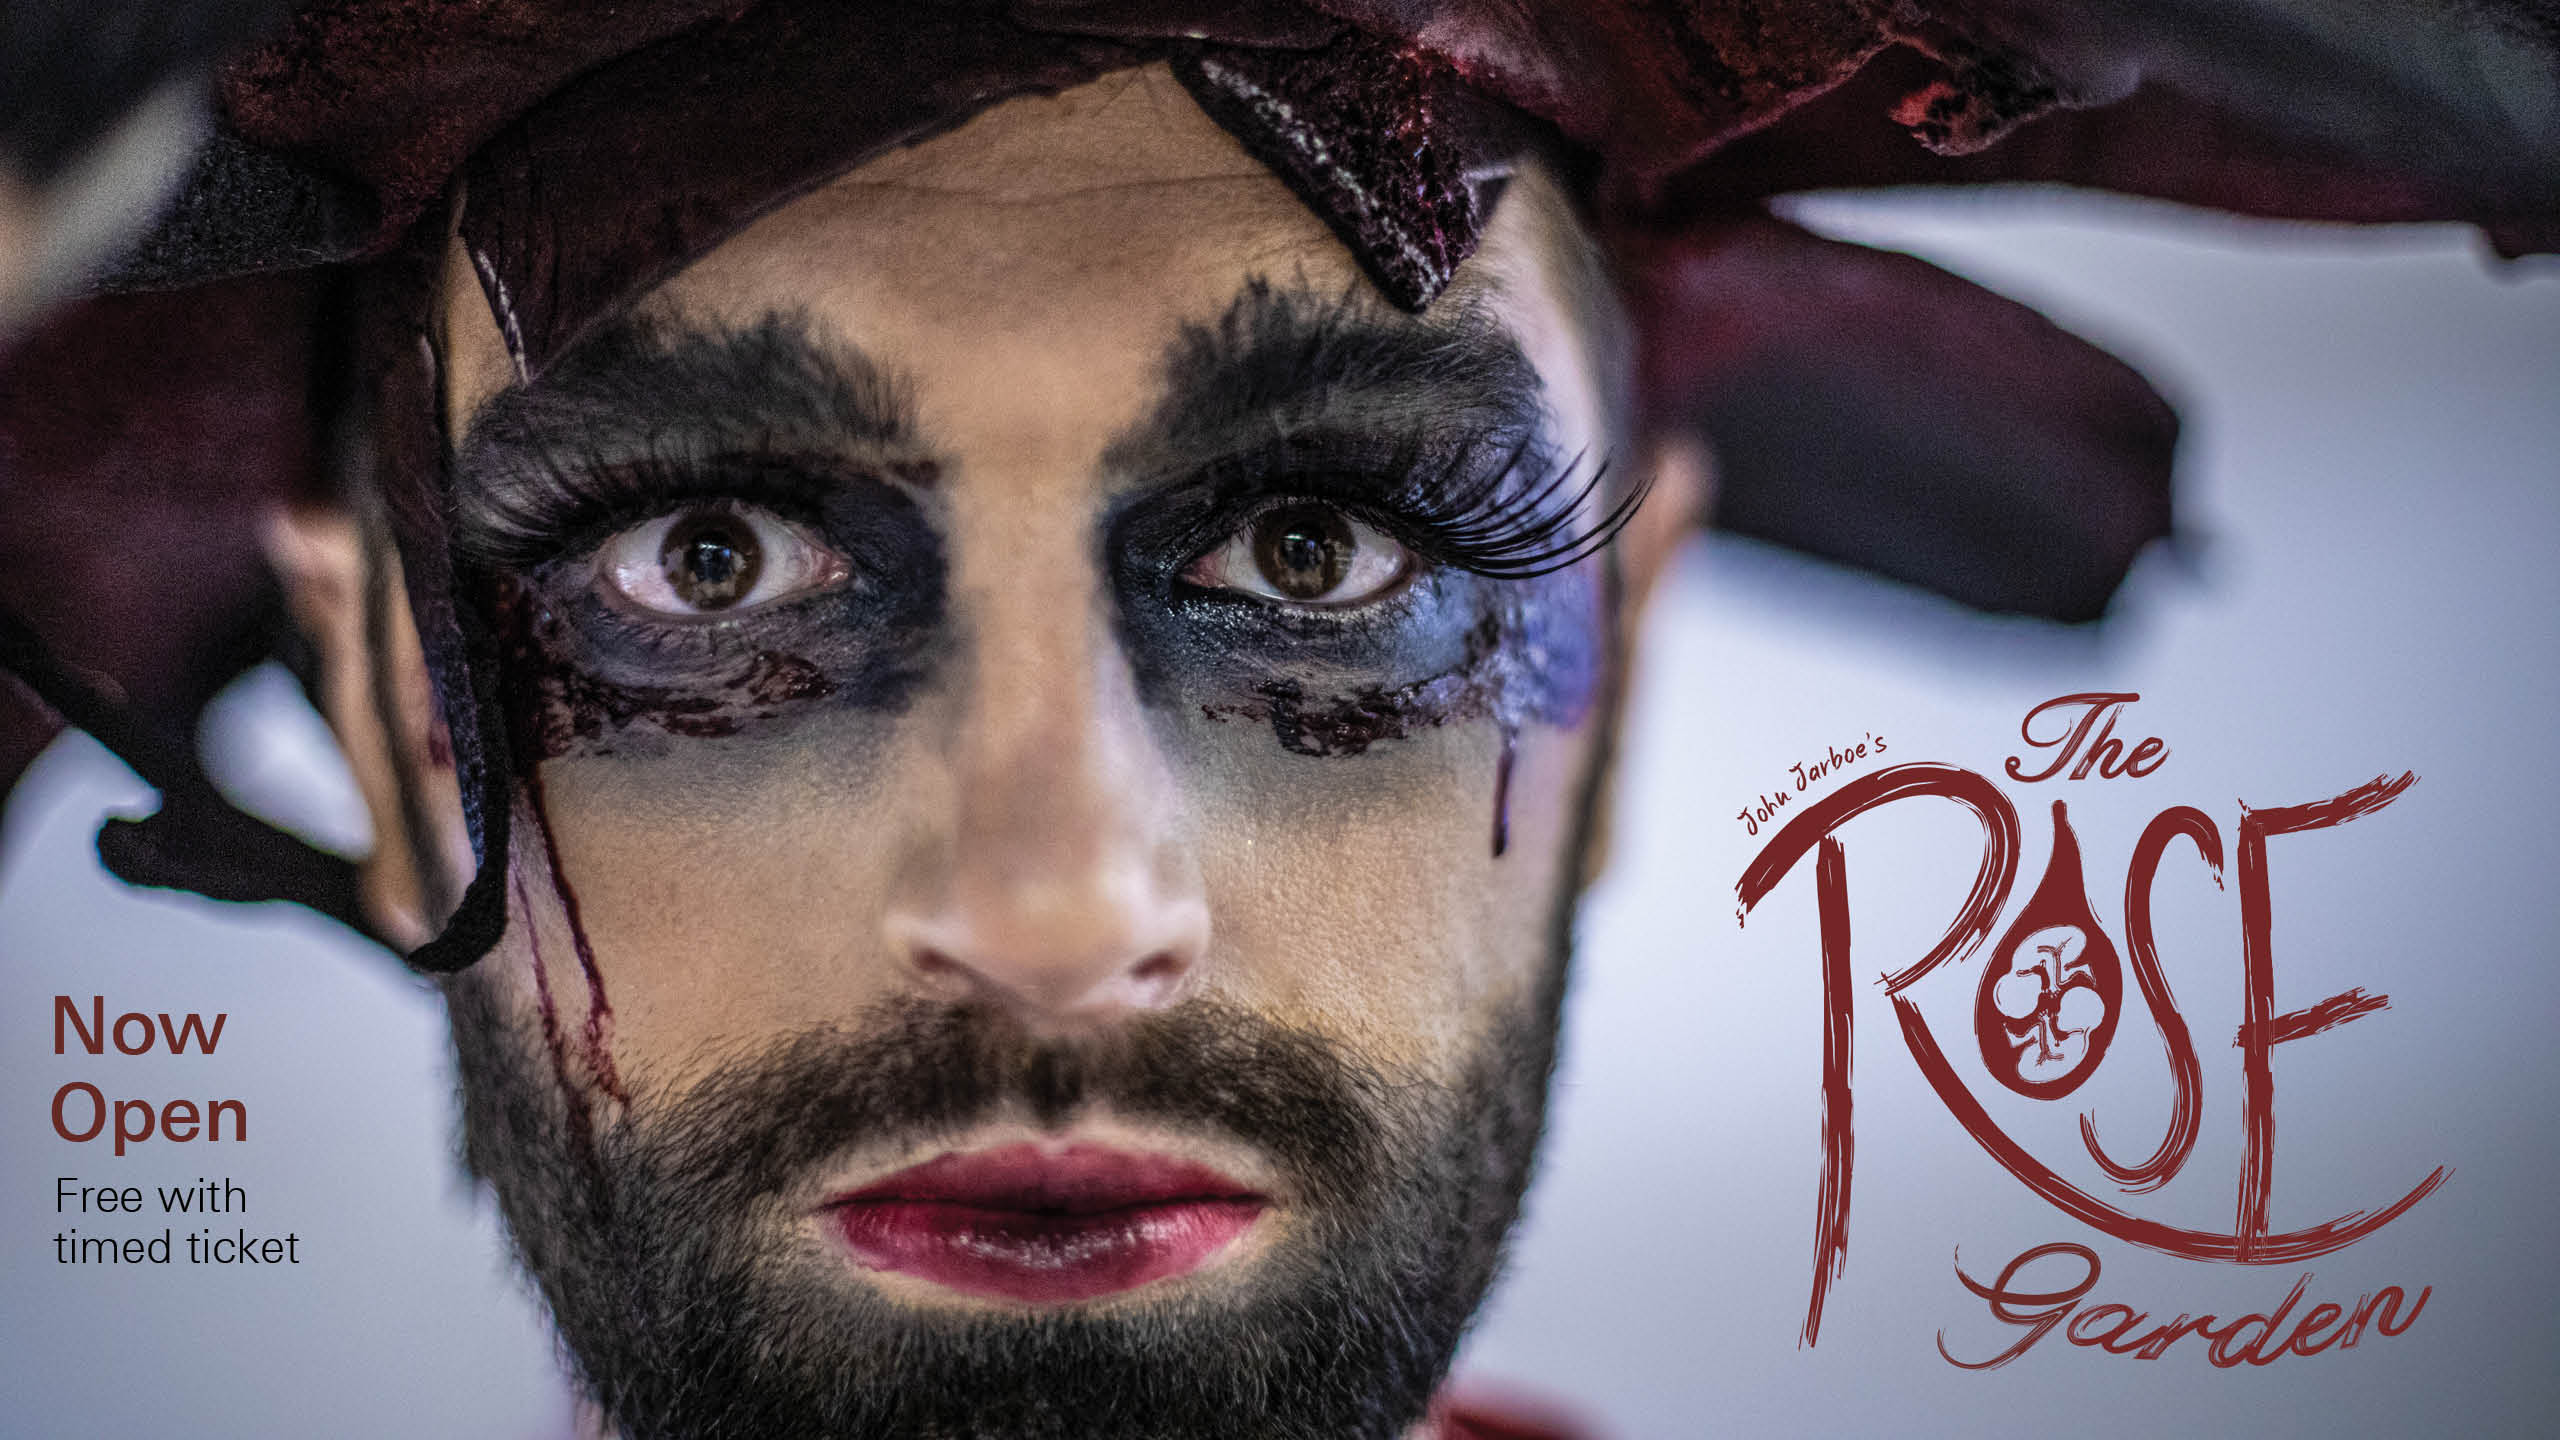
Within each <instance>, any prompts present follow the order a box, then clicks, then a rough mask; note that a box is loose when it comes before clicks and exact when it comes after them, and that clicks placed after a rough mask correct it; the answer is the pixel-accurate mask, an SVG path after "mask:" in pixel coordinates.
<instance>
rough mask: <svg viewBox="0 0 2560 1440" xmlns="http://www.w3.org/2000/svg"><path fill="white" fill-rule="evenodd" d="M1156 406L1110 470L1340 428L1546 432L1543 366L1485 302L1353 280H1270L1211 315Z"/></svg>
mask: <svg viewBox="0 0 2560 1440" xmlns="http://www.w3.org/2000/svg"><path fill="white" fill-rule="evenodd" d="M1161 370H1162V385H1163V390H1162V394H1161V397H1160V399H1159V400H1158V402H1157V404H1156V407H1155V409H1154V412H1153V413H1152V414H1151V415H1150V416H1149V417H1148V418H1147V419H1145V420H1144V421H1142V422H1140V423H1139V424H1137V425H1135V426H1133V427H1131V428H1130V429H1129V430H1128V431H1126V432H1124V433H1123V434H1122V435H1121V436H1120V437H1119V438H1118V439H1116V440H1114V441H1113V443H1112V444H1111V446H1110V448H1109V449H1108V450H1107V451H1106V452H1105V455H1104V465H1105V467H1106V469H1107V470H1109V471H1110V472H1112V473H1113V474H1115V475H1118V476H1123V477H1129V478H1147V477H1155V476H1163V475H1166V474H1168V473H1169V472H1175V473H1178V472H1180V471H1182V470H1184V469H1187V468H1188V467H1190V466H1191V465H1193V464H1196V463H1198V462H1199V461H1201V460H1203V459H1207V458H1211V457H1214V456H1216V455H1219V454H1222V453H1227V452H1232V451H1234V450H1237V449H1242V448H1246V447H1251V446H1257V445H1264V444H1270V443H1274V442H1280V443H1285V442H1286V441H1287V440H1288V439H1289V438H1290V437H1291V436H1292V435H1295V434H1298V433H1302V432H1306V431H1314V430H1326V429H1338V430H1351V431H1359V432H1364V433H1368V434H1373V435H1393V436H1398V437H1402V438H1404V439H1406V440H1408V441H1410V442H1412V443H1414V444H1416V445H1418V446H1425V447H1427V446H1430V445H1432V444H1435V443H1488V442H1491V443H1500V442H1503V441H1512V442H1519V443H1526V442H1528V441H1530V440H1532V439H1533V438H1534V437H1537V436H1538V435H1540V434H1541V432H1543V430H1544V429H1545V428H1546V422H1547V418H1548V417H1547V412H1546V406H1545V402H1544V398H1543V385H1542V382H1541V380H1540V378H1539V375H1538V370H1537V367H1536V365H1535V364H1533V363H1532V362H1531V361H1530V359H1529V357H1528V355H1527V353H1526V352H1524V351H1523V350H1522V349H1521V348H1520V342H1519V341H1518V340H1517V339H1516V338H1515V337H1514V336H1513V335H1512V334H1511V332H1510V330H1509V329H1507V328H1506V327H1505V326H1503V325H1502V323H1501V322H1500V321H1499V320H1497V319H1495V318H1494V316H1493V314H1492V313H1491V311H1490V310H1489V309H1488V308H1487V307H1486V306H1485V305H1483V304H1482V303H1481V302H1480V301H1478V300H1476V299H1474V298H1473V297H1471V296H1467V295H1463V294H1451V295H1447V296H1444V297H1442V299H1441V302H1440V303H1439V304H1437V305H1435V306H1434V307H1433V308H1432V310H1431V312H1430V313H1429V314H1428V315H1425V316H1414V315H1409V314H1405V313H1403V312H1400V311H1394V310H1390V309H1389V308H1388V307H1386V306H1385V305H1383V304H1380V303H1378V302H1377V301H1375V300H1373V299H1370V298H1368V297H1366V296H1364V295H1362V294H1361V293H1359V291H1358V290H1357V289H1356V288H1355V289H1351V290H1345V291H1343V292H1341V293H1338V294H1321V293H1318V292H1316V291H1313V290H1311V289H1309V288H1307V287H1306V286H1304V285H1303V284H1302V285H1298V286H1294V287H1282V286H1277V285H1274V284H1272V283H1271V282H1270V281H1269V280H1267V279H1265V278H1262V277H1255V278H1253V279H1251V280H1249V281H1247V282H1246V284H1245V286H1244V288H1243V289H1242V290H1241V291H1239V292H1238V293H1237V295H1236V297H1235V299H1234V300H1233V301H1232V302H1230V303H1229V304H1228V306H1227V308H1226V311H1225V312H1224V313H1223V314H1221V315H1220V316H1219V317H1218V319H1217V320H1215V321H1214V322H1210V323H1206V324H1203V323H1199V322H1190V323H1186V324H1184V325H1183V326H1182V328H1181V329H1180V330H1179V331H1178V332H1177V333H1176V334H1175V336H1174V338H1173V339H1172V341H1171V342H1170V343H1168V345H1167V346H1166V348H1165V354H1164V358H1163V361H1162V362H1161Z"/></svg>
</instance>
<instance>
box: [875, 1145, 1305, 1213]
mask: <svg viewBox="0 0 2560 1440" xmlns="http://www.w3.org/2000/svg"><path fill="white" fill-rule="evenodd" d="M1261 1198H1263V1197H1262V1196H1261V1194H1260V1193H1259V1192H1257V1191H1256V1190H1254V1189H1253V1187H1251V1186H1249V1185H1246V1184H1243V1183H1241V1182H1239V1181H1237V1180H1235V1179H1233V1178H1231V1177H1229V1176H1227V1175H1223V1174H1221V1173H1219V1172H1218V1171H1216V1170H1213V1169H1211V1168H1209V1167H1208V1166H1206V1165H1203V1164H1200V1163H1199V1162H1197V1161H1193V1160H1186V1159H1182V1158H1180V1157H1178V1156H1173V1155H1164V1154H1155V1153H1149V1152H1133V1151H1127V1150H1119V1149H1114V1148H1112V1147H1110V1146H1107V1145H1097V1144H1091V1143H1081V1142H1079V1143H1070V1144H1066V1145H1044V1144H1042V1143H1039V1142H1037V1141H1025V1142H1021V1143H1017V1144H1011V1145H1002V1146H998V1147H995V1148H993V1149H987V1150H972V1151H965V1152H953V1153H950V1154H944V1155H940V1156H936V1157H935V1158H933V1159H931V1160H928V1161H925V1162H924V1163H923V1164H921V1165H914V1166H910V1167H908V1168H907V1169H904V1170H900V1171H898V1172H897V1173H895V1174H893V1175H889V1176H885V1177H883V1178H882V1179H879V1180H877V1181H874V1182H872V1183H871V1184H869V1185H865V1186H863V1187H862V1188H860V1189H858V1190H849V1191H846V1192H844V1193H843V1194H840V1195H836V1196H834V1197H832V1198H830V1199H829V1200H828V1201H827V1202H826V1203H827V1204H828V1205H830V1206H836V1205H860V1204H881V1203H891V1202H906V1203H910V1204H943V1205H965V1206H970V1207H972V1208H977V1209H985V1210H1014V1211H1021V1212H1024V1213H1028V1214H1044V1215H1099V1214H1104V1213H1107V1212H1110V1211H1114V1210H1128V1209H1135V1208H1139V1207H1143V1206H1151V1205H1174V1204H1182V1203H1185V1202H1198V1201H1216V1200H1229V1201H1232V1200H1259V1199H1261Z"/></svg>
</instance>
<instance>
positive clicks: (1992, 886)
mask: <svg viewBox="0 0 2560 1440" xmlns="http://www.w3.org/2000/svg"><path fill="white" fill-rule="evenodd" d="M1921 795H1934V796H1937V797H1939V798H1940V799H1944V800H1953V801H1955V802H1956V803H1957V804H1959V805H1962V806H1964V807H1965V808H1966V809H1968V810H1971V811H1972V812H1973V813H1974V817H1975V818H1976V819H1978V820H1980V821H1981V822H1982V831H1983V841H1982V864H1981V867H1980V868H1979V869H1978V870H1976V871H1975V872H1974V877H1973V889H1972V891H1971V892H1970V893H1969V894H1967V895H1966V896H1965V899H1964V905H1963V907H1962V908H1961V909H1959V910H1957V911H1956V917H1955V920H1954V921H1953V922H1952V923H1951V924H1949V925H1948V926H1947V933H1946V934H1945V935H1943V936H1941V937H1939V940H1938V943H1937V944H1935V945H1932V946H1930V947H1929V952H1928V953H1927V954H1925V955H1923V956H1921V957H1920V958H1919V959H1918V960H1917V961H1915V962H1913V963H1912V965H1911V966H1910V967H1909V968H1908V969H1905V970H1901V971H1897V972H1895V973H1894V974H1891V975H1887V976H1885V977H1884V978H1883V981H1882V984H1883V985H1884V988H1885V990H1886V992H1887V993H1888V994H1890V993H1892V992H1895V991H1899V990H1903V989H1907V988H1908V987H1910V986H1911V985H1913V984H1915V983H1916V982H1918V981H1919V980H1920V979H1921V978H1922V977H1923V976H1925V975H1927V974H1928V973H1929V972H1930V971H1932V970H1935V969H1937V968H1938V967H1939V966H1940V965H1943V964H1945V963H1946V962H1947V961H1948V960H1950V959H1956V958H1960V957H1962V956H1965V955H1970V954H1972V953H1973V952H1974V950H1975V948H1976V947H1978V946H1980V945H1981V944H1982V941H1983V938H1984V937H1985V936H1987V935H1989V934H1990V933H1991V922H1992V921H1994V920H1996V919H1998V918H1999V917H2000V907H2001V905H2002V904H2003V903H2004V902H2006V901H2007V900H2008V898H2009V886H2010V884H2011V883H2012V882H2014V881H2015V880H2016V879H2017V876H2018V812H2017V810H2016V809H2015V808H2014V807H2012V806H2011V805H2010V804H2009V800H2008V797H2007V796H2005V795H2002V794H2001V793H2000V791H1999V789H1998V788H1997V787H1996V786H1994V785H1993V784H1992V783H1991V782H1990V781H1988V780H1985V779H1983V778H1982V777H1981V776H1979V775H1976V774H1974V773H1973V772H1972V771H1970V770H1963V769H1959V768H1957V767H1956V766H1953V765H1937V764H1914V765H1896V766H1894V767H1893V768H1892V769H1890V770H1879V771H1877V772H1876V773H1874V774H1873V775H1866V776H1861V777H1860V778H1858V779H1856V780H1852V781H1850V782H1849V783H1848V784H1846V785H1843V786H1841V787H1840V788H1839V789H1837V790H1835V791H1833V792H1831V794H1830V795H1829V796H1827V797H1825V798H1823V799H1821V800H1817V801H1815V802H1814V803H1812V804H1811V805H1808V806H1806V807H1805V810H1804V813H1802V814H1800V815H1798V816H1796V818H1794V819H1793V820H1790V821H1788V822H1787V823H1786V825H1784V826H1783V827H1781V828H1780V829H1779V831H1778V833H1777V834H1775V835H1772V836H1770V837H1769V843H1768V844H1766V845H1763V846H1761V847H1760V853H1759V854H1757V855H1754V856H1752V857H1751V863H1750V864H1749V865H1748V866H1746V867H1744V869H1743V872H1742V878H1741V879H1740V880H1739V881H1737V882H1735V884H1734V887H1733V890H1734V896H1735V899H1736V900H1737V901H1738V902H1739V903H1737V904H1736V905H1735V907H1734V923H1735V924H1737V925H1739V924H1742V923H1744V921H1745V920H1746V919H1748V917H1749V916H1750V914H1751V907H1752V906H1754V905H1757V904H1759V903H1760V902H1761V901H1762V900H1763V899H1765V898H1767V896H1768V894H1769V892H1770V891H1771V890H1773V889H1775V888H1776V887H1777V884H1778V882H1779V881H1781V880H1783V879H1785V878H1786V876H1787V872H1788V871H1790V870H1792V869H1794V868H1795V864H1796V862H1797V861H1799V860H1801V859H1803V858H1804V857H1805V854H1806V852H1808V851H1810V850H1812V849H1813V846H1814V842H1815V841H1817V840H1820V839H1821V838H1822V837H1823V836H1826V835H1828V834H1830V833H1831V832H1832V831H1834V830H1836V829H1838V828H1839V827H1841V826H1842V825H1845V824H1847V823H1848V822H1849V821H1850V820H1852V819H1854V818H1856V817H1857V816H1860V815H1863V814H1865V813H1866V812H1868V811H1870V810H1873V809H1875V808H1877V807H1878V806H1881V805H1890V804H1892V803H1894V802H1895V801H1897V800H1909V799H1912V798H1914V797H1916V796H1921Z"/></svg>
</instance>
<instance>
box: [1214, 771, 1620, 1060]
mask: <svg viewBox="0 0 2560 1440" xmlns="http://www.w3.org/2000/svg"><path fill="white" fill-rule="evenodd" d="M1191 728H1192V731H1193V733H1192V734H1190V735H1188V736H1186V737H1184V738H1185V747H1184V750H1183V752H1182V755H1183V770H1184V773H1185V774H1186V775H1187V776H1189V777H1190V784H1191V786H1192V788H1193V792H1194V796H1195V803H1196V805H1197V809H1198V814H1199V816H1200V822H1199V833H1200V854H1201V865H1202V874H1203V879H1204V882H1205V883H1206V885H1207V887H1208V891H1209V901H1210V907H1211V913H1212V915H1213V917H1214V920H1213V938H1212V953H1211V955H1210V959H1209V965H1208V982H1207V983H1208V984H1209V986H1211V987H1212V988H1213V990H1215V991H1216V992H1217V993H1219V995H1220V998H1223V999H1228V1000H1230V1001H1232V1002H1234V1003H1238V1004H1243V1005H1248V1006H1251V1007H1253V1008H1255V1009H1257V1010H1261V1011H1264V1012H1266V1013H1269V1014H1271V1015H1273V1017H1274V1018H1277V1019H1282V1020H1285V1021H1289V1022H1291V1023H1296V1024H1301V1025H1305V1026H1307V1027H1309V1028H1312V1029H1316V1030H1319V1031H1322V1032H1324V1033H1327V1034H1331V1035H1335V1036H1337V1037H1339V1038H1341V1039H1342V1040H1343V1041H1344V1042H1345V1043H1346V1044H1349V1045H1350V1046H1352V1047H1353V1048H1355V1049H1357V1050H1359V1051H1360V1052H1362V1053H1365V1054H1368V1055H1371V1056H1374V1057H1376V1058H1378V1059H1381V1060H1385V1061H1390V1062H1395V1063H1400V1064H1410V1065H1418V1066H1421V1067H1423V1068H1425V1069H1429V1070H1440V1069H1444V1068H1445V1067H1446V1066H1448V1065H1451V1064H1454V1063H1456V1062H1457V1061H1458V1059H1459V1058H1461V1057H1462V1056H1463V1055H1464V1054H1465V1053H1466V1051H1467V1048H1468V1045H1469V1043H1470V1041H1471V1040H1472V1038H1473V1037H1475V1036H1477V1035H1479V1034H1481V1033H1482V1031H1483V1029H1484V1027H1485V1026H1486V1025H1487V1024H1489V1023H1490V1022H1491V1020H1492V1018H1493V1017H1494V1016H1495V1015H1497V1014H1501V1013H1506V1012H1508V1011H1510V1010H1512V1009H1514V1008H1516V1007H1517V1006H1518V1005H1520V1004H1521V1003H1523V1000H1524V998H1525V996H1526V995H1527V994H1528V992H1529V991H1530V990H1531V989H1532V988H1533V987H1534V986H1535V985H1536V984H1537V983H1538V981H1539V980H1540V979H1541V977H1543V975H1544V974H1545V970H1546V966H1547V963H1548V959H1549V949H1550V938H1551V937H1550V921H1551V919H1552V917H1553V916H1554V914H1555V911H1556V906H1557V905H1558V904H1559V902H1560V901H1561V900H1562V899H1563V898H1564V897H1565V896H1566V895H1567V894H1568V893H1569V892H1568V891H1567V890H1566V889H1565V888H1564V887H1565V886H1566V885H1567V884H1568V883H1569V882H1568V879H1567V876H1568V874H1569V871H1570V869H1571V868H1572V867H1571V864H1570V857H1569V856H1567V855H1566V853H1565V852H1566V850H1567V849H1568V848H1569V844H1570V838H1571V836H1570V831H1571V818H1572V812H1573V808H1574V807H1573V804H1572V799H1573V796H1574V795H1575V794H1576V793H1578V789H1579V786H1578V776H1579V774H1580V767H1581V764H1582V760H1583V757H1584V756H1585V755H1586V753H1587V745H1586V744H1585V743H1584V742H1583V740H1581V739H1580V738H1578V737H1577V736H1575V735H1573V734H1568V733H1563V732H1558V731H1554V730H1551V729H1547V728H1544V727H1538V728H1535V729H1533V730H1531V731H1529V732H1527V733H1524V734H1522V735H1521V736H1520V737H1519V739H1518V741H1517V743H1516V753H1515V757H1514V760H1513V764H1512V772H1511V775H1510V777H1509V783H1508V789H1509V796H1508V799H1509V811H1510V814H1509V822H1510V827H1511V834H1510V844H1509V845H1508V846H1507V847H1506V849H1505V852H1504V853H1503V854H1502V855H1501V856H1499V857H1497V856H1495V855H1494V853H1493V846H1492V831H1493V827H1494V824H1495V812H1496V807H1497V797H1498V795H1499V794H1500V792H1501V791H1502V790H1503V789H1504V783H1503V779H1502V776H1501V774H1500V770H1501V765H1502V751H1503V748H1504V736H1503V733H1502V731H1501V730H1500V729H1499V728H1498V727H1497V726H1495V725H1492V724H1490V723H1484V722H1476V723H1466V724H1452V725H1448V726H1443V727H1438V728H1434V729H1431V730H1428V731H1426V732H1423V733H1420V734H1417V735H1414V736H1412V737H1410V738H1407V739H1404V740H1400V741H1395V742H1390V743H1385V744H1380V745H1376V746H1372V747H1370V748H1369V749H1368V750H1366V751H1364V752H1363V753H1361V754H1359V755H1357V756H1347V757H1346V756H1335V757H1329V758H1314V757H1309V756H1304V755H1298V754H1292V753H1289V752H1287V751H1285V750H1282V749H1281V748H1279V747H1278V746H1276V745H1274V744H1273V743H1272V740H1271V736H1270V734H1269V732H1268V731H1265V730H1261V729H1260V728H1259V727H1242V726H1217V725H1214V724H1205V723H1204V724H1199V725H1195V726H1193V727H1191Z"/></svg>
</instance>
